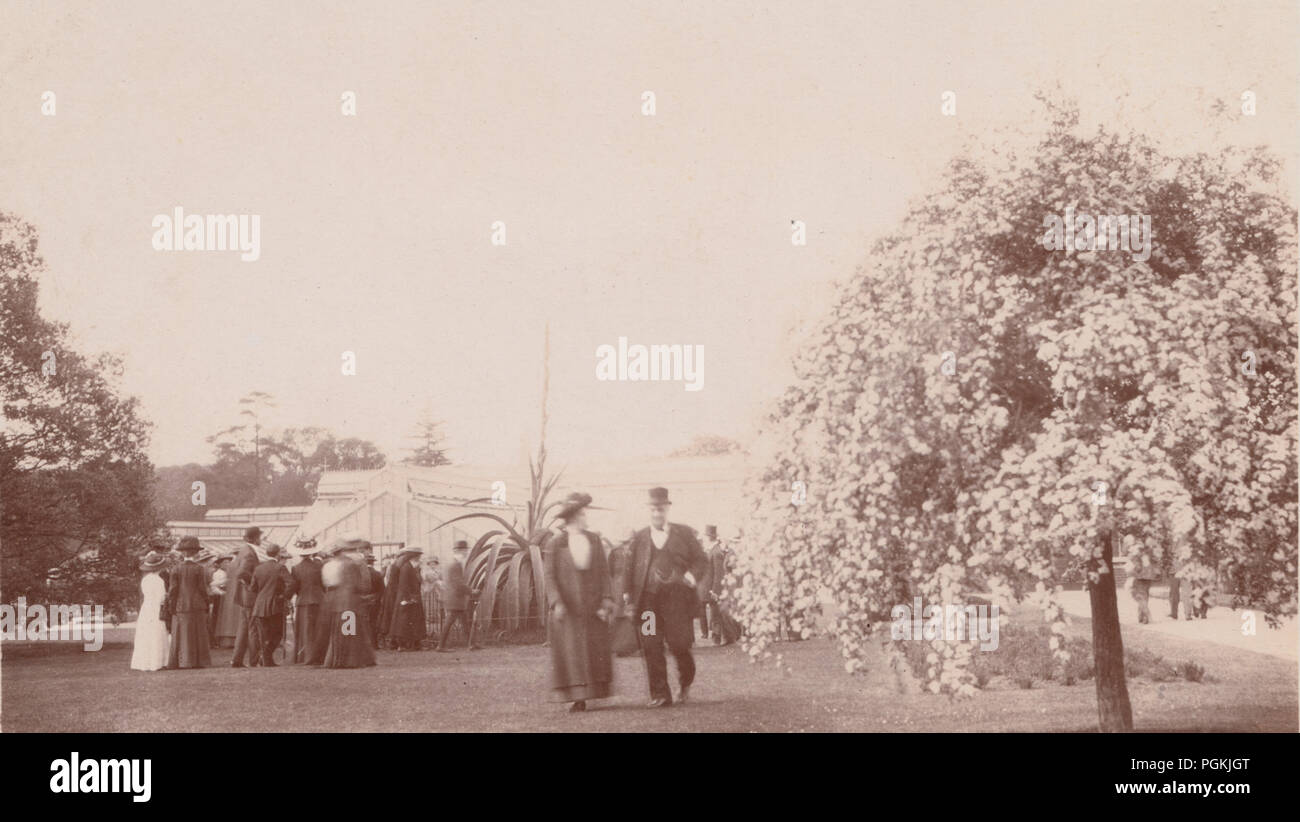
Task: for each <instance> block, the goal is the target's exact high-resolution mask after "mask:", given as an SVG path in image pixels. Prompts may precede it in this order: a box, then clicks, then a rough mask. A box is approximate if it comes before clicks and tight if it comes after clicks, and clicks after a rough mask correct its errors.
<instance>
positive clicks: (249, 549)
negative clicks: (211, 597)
mask: <svg viewBox="0 0 1300 822" xmlns="http://www.w3.org/2000/svg"><path fill="white" fill-rule="evenodd" d="M266 558H267V556H266V552H265V551H263V550H262V529H261V528H258V527H257V526H255V525H254V526H250V527H249V528H247V529H245V530H244V544H243V545H242V546H240V548H239V552H238V553H237V554H236V555H235V561H234V562H233V563H231V566H230V580H231V582H230V583H228V584H233V585H234V586H235V605H236V607H238V608H239V627H238V628H236V629H235V655H234V657H233V658H232V659H231V660H230V667H232V668H242V667H244V655H245V653H246V652H247V651H248V632H249V630H250V627H251V625H252V621H253V602H254V599H255V598H254V596H253V593H252V591H251V590H250V589H251V587H252V584H253V571H254V570H256V569H257V566H258V565H259V564H260V563H261V562H262V561H263V560H265V559H266Z"/></svg>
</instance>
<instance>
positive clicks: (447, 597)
mask: <svg viewBox="0 0 1300 822" xmlns="http://www.w3.org/2000/svg"><path fill="white" fill-rule="evenodd" d="M468 556H469V544H468V543H467V542H465V540H463V539H458V540H456V545H455V547H454V548H453V549H452V557H453V559H452V561H451V563H450V564H449V565H448V566H447V568H446V570H445V571H443V574H442V607H443V610H444V611H445V614H444V616H443V619H442V636H441V637H439V638H438V650H439V651H442V652H444V653H445V652H446V651H450V650H451V649H450V648H448V647H447V635H448V634H450V633H451V627H452V625H455V624H457V623H459V624H460V626H461V627H462V628H464V629H465V632H466V633H467V634H468V635H469V641H468V642H467V643H466V644H467V646H468V647H469V649H470V650H471V651H477V650H478V646H477V645H475V644H474V619H473V614H472V613H470V610H469V608H470V590H469V582H468V581H466V579H465V559H466V557H468Z"/></svg>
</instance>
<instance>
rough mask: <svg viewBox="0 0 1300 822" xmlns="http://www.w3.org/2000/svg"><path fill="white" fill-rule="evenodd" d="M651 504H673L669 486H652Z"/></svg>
mask: <svg viewBox="0 0 1300 822" xmlns="http://www.w3.org/2000/svg"><path fill="white" fill-rule="evenodd" d="M650 504H651V505H672V503H671V502H669V501H668V489H667V488H651V489H650Z"/></svg>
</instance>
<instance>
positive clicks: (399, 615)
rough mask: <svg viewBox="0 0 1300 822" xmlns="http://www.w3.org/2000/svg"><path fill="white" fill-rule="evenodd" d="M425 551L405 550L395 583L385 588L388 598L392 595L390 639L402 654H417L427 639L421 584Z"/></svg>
mask: <svg viewBox="0 0 1300 822" xmlns="http://www.w3.org/2000/svg"><path fill="white" fill-rule="evenodd" d="M423 555H424V549H423V548H412V547H406V548H403V549H402V551H401V553H400V554H399V559H398V562H400V563H401V567H400V568H398V566H396V565H395V566H394V567H395V568H397V570H396V571H395V572H394V573H393V577H392V581H391V582H389V584H388V585H387V586H386V587H385V588H384V593H385V595H388V594H389V592H391V593H392V597H391V604H390V605H389V608H390V615H389V621H388V631H387V633H388V638H389V640H391V641H392V643H393V647H395V648H396V649H397V650H399V651H418V650H419V649H420V641H421V640H423V639H424V598H423V591H422V590H421V585H420V582H421V580H420V562H419V559H420V557H421V556H423Z"/></svg>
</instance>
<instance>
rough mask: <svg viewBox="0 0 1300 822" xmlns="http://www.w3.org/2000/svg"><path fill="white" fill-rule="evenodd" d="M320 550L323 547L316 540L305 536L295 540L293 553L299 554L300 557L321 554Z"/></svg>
mask: <svg viewBox="0 0 1300 822" xmlns="http://www.w3.org/2000/svg"><path fill="white" fill-rule="evenodd" d="M320 552H321V548H320V546H318V545H317V544H316V540H314V539H308V538H305V537H304V538H302V539H299V540H297V541H295V542H294V544H293V551H292V552H291V553H294V554H297V555H298V556H300V557H305V556H310V555H311V554H319V553H320Z"/></svg>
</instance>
